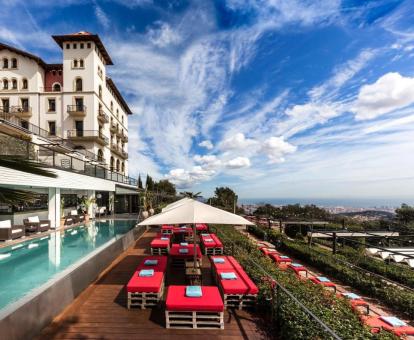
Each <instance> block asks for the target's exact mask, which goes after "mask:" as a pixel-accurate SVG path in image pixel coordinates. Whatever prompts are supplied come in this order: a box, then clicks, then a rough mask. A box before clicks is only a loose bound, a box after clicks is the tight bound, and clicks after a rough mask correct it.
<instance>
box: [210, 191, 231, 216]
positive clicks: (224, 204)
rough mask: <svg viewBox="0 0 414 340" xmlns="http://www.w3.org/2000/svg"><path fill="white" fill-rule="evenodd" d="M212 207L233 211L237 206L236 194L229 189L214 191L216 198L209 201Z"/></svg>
mask: <svg viewBox="0 0 414 340" xmlns="http://www.w3.org/2000/svg"><path fill="white" fill-rule="evenodd" d="M209 202H210V204H211V205H214V206H216V207H219V208H222V209H224V210H227V211H233V210H234V206H235V205H237V195H236V193H235V192H234V191H233V190H232V189H230V188H228V187H218V188H216V190H214V197H212V198H210V199H209Z"/></svg>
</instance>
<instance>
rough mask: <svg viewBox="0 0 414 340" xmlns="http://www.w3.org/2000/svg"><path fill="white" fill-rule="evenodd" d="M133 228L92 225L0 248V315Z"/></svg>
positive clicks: (121, 223) (127, 223)
mask: <svg viewBox="0 0 414 340" xmlns="http://www.w3.org/2000/svg"><path fill="white" fill-rule="evenodd" d="M135 224H136V221H134V220H106V221H92V222H90V223H88V224H86V225H84V226H79V227H74V228H68V229H66V230H64V231H56V232H53V233H52V234H50V235H46V236H44V237H40V238H37V239H34V240H29V241H25V242H22V243H19V244H16V245H13V246H8V247H4V248H1V249H0V311H1V310H2V309H4V308H5V307H6V306H8V305H10V304H11V303H13V302H16V301H18V300H19V299H21V298H22V297H24V296H25V295H27V294H29V293H30V292H31V291H33V290H34V289H36V288H38V287H39V286H41V285H42V284H45V283H46V282H48V281H49V280H51V279H53V278H54V277H55V276H56V275H58V274H59V273H60V272H62V271H63V270H65V269H66V268H68V267H69V266H71V265H73V264H75V263H76V262H77V261H79V260H81V259H82V258H83V257H85V256H86V255H88V254H89V253H91V252H92V251H94V250H95V249H97V248H99V247H101V246H104V245H105V244H106V243H108V242H109V241H111V240H113V239H118V238H119V237H121V236H122V235H124V234H125V233H127V232H128V231H129V230H131V229H132V228H134V226H135Z"/></svg>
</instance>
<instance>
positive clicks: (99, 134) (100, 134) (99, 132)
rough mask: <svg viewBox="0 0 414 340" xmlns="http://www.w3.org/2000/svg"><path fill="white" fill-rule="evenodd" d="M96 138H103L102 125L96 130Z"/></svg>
mask: <svg viewBox="0 0 414 340" xmlns="http://www.w3.org/2000/svg"><path fill="white" fill-rule="evenodd" d="M98 136H99V138H102V137H103V133H102V125H99V128H98Z"/></svg>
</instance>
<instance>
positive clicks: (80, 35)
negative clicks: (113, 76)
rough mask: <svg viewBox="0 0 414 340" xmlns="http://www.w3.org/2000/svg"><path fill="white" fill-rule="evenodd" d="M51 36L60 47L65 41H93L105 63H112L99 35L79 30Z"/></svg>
mask: <svg viewBox="0 0 414 340" xmlns="http://www.w3.org/2000/svg"><path fill="white" fill-rule="evenodd" d="M52 38H53V39H54V40H55V41H56V43H57V44H58V45H59V46H60V47H62V46H63V43H64V42H66V41H93V42H94V43H95V44H96V46H98V48H99V51H100V52H101V53H102V56H103V58H104V60H105V63H106V65H113V62H112V59H111V57H110V56H109V53H108V51H107V50H106V49H105V46H104V45H103V43H102V41H101V38H99V35H97V34H92V33H89V32H85V31H80V32H77V33H71V34H63V35H52Z"/></svg>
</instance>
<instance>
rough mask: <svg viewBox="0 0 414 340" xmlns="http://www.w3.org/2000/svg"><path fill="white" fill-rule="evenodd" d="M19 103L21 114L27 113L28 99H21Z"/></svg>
mask: <svg viewBox="0 0 414 340" xmlns="http://www.w3.org/2000/svg"><path fill="white" fill-rule="evenodd" d="M20 102H21V103H22V110H23V112H28V111H29V99H28V98H21V99H20Z"/></svg>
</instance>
